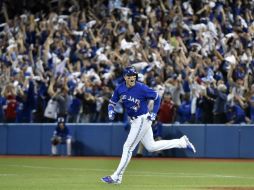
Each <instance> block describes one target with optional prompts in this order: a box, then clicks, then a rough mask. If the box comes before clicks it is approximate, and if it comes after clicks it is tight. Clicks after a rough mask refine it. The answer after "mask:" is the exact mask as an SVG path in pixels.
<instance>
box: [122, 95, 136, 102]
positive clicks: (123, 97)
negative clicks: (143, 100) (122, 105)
mask: <svg viewBox="0 0 254 190" xmlns="http://www.w3.org/2000/svg"><path fill="white" fill-rule="evenodd" d="M121 100H127V101H130V102H133V103H135V104H138V103H139V102H140V100H139V99H137V98H134V97H132V96H129V97H127V95H122V97H121Z"/></svg>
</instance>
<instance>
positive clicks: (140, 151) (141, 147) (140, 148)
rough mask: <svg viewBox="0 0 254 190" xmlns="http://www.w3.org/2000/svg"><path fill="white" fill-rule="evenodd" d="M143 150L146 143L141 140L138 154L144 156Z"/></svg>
mask: <svg viewBox="0 0 254 190" xmlns="http://www.w3.org/2000/svg"><path fill="white" fill-rule="evenodd" d="M143 150H144V145H143V144H142V143H141V142H139V144H138V150H137V155H136V156H137V157H142V156H143Z"/></svg>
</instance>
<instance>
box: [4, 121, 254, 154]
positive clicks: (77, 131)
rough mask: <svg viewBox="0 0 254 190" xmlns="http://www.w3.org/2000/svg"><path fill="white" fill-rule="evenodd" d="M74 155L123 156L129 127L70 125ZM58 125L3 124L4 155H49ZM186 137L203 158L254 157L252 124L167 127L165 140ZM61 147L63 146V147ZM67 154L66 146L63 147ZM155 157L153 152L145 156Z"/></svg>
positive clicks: (61, 148) (179, 150)
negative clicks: (51, 141)
mask: <svg viewBox="0 0 254 190" xmlns="http://www.w3.org/2000/svg"><path fill="white" fill-rule="evenodd" d="M68 126H69V129H70V132H71V135H72V137H73V155H77V156H120V155H121V152H122V146H123V143H124V141H125V139H126V137H127V135H128V127H127V126H126V125H123V124H120V123H114V124H112V123H93V124H75V125H74V124H68ZM54 129H55V124H0V154H1V155H50V150H51V144H50V139H51V137H52V134H53V131H54ZM183 134H186V135H187V136H188V137H189V138H190V140H191V141H192V142H193V144H195V146H196V149H197V154H196V155H195V157H201V158H254V126H253V125H240V126H239V125H230V126H229V125H164V126H163V138H164V139H173V138H179V137H181V136H182V135H183ZM61 146H62V145H61ZM60 152H61V153H62V154H65V147H60ZM164 154H165V155H166V156H169V157H193V154H192V153H191V152H189V151H186V150H184V149H171V150H167V151H164ZM145 155H146V156H154V155H155V154H154V153H147V152H146V153H145Z"/></svg>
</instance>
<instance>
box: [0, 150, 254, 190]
mask: <svg viewBox="0 0 254 190" xmlns="http://www.w3.org/2000/svg"><path fill="white" fill-rule="evenodd" d="M1 158H33V159H36V158H38V159H78V160H79V159H80V160H87V159H89V160H91V159H95V160H119V159H120V157H118V156H115V157H112V156H106V157H104V156H38V155H35V156H34V155H0V159H1ZM132 159H135V160H151V161H153V160H154V161H158V160H160V161H169V160H172V161H174V160H176V161H181V160H182V161H186V160H188V161H193V162H200V161H202V162H254V159H224V158H171V157H163V158H159V157H143V158H136V157H133V158H132ZM252 189H253V190H254V188H252Z"/></svg>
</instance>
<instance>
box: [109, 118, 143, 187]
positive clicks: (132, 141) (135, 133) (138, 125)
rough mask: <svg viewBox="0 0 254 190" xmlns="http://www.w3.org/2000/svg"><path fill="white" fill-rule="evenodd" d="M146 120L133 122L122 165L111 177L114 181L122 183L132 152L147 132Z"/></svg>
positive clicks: (120, 164) (125, 144)
mask: <svg viewBox="0 0 254 190" xmlns="http://www.w3.org/2000/svg"><path fill="white" fill-rule="evenodd" d="M145 120H146V118H145V117H139V118H137V119H135V120H134V121H133V122H132V124H131V129H130V132H129V135H128V137H127V139H126V142H125V143H124V146H123V152H122V157H121V160H120V163H119V165H118V168H117V169H116V171H115V172H114V174H113V175H112V176H111V178H112V179H113V180H118V181H119V182H121V180H122V176H123V173H124V171H125V169H126V167H127V166H128V164H129V162H130V159H131V157H132V152H133V150H134V149H135V147H136V146H137V144H138V143H139V142H140V140H141V138H142V137H143V135H144V133H145V131H146V128H147V127H146V125H145Z"/></svg>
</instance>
